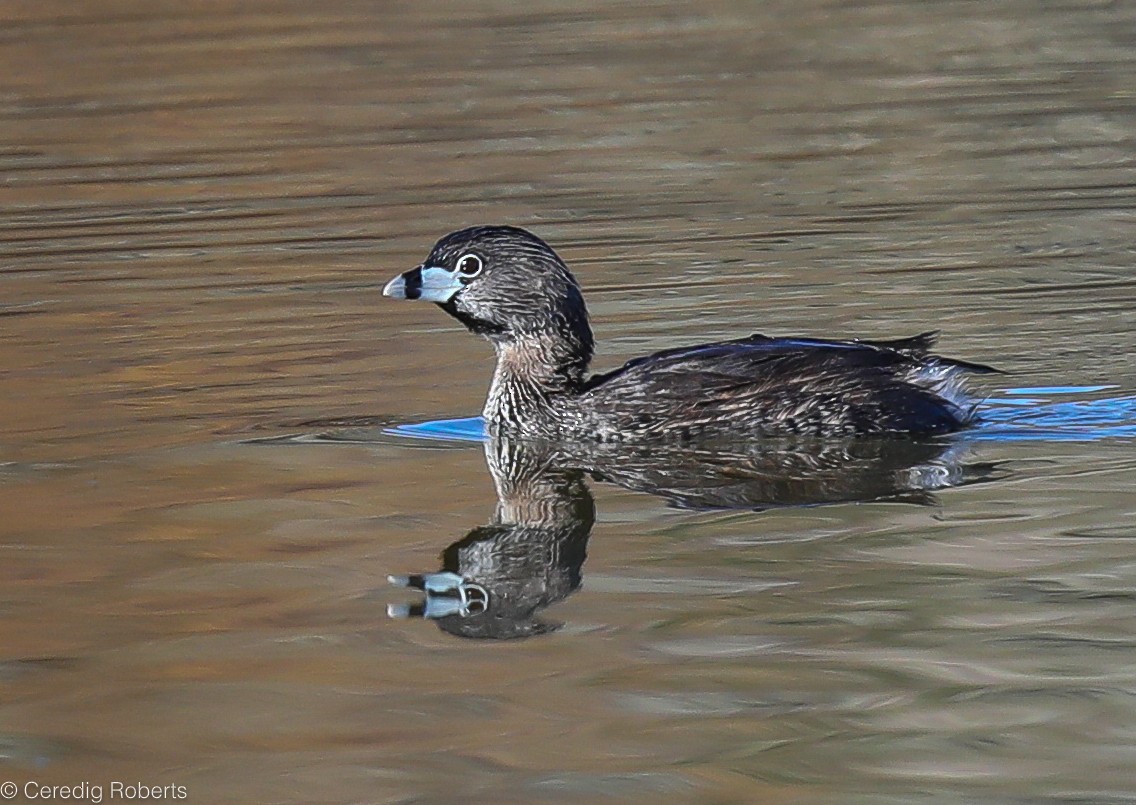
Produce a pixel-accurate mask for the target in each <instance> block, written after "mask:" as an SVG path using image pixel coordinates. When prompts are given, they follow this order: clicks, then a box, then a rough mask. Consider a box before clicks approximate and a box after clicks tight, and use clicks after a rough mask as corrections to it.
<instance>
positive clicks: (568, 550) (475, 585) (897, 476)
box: [388, 438, 995, 640]
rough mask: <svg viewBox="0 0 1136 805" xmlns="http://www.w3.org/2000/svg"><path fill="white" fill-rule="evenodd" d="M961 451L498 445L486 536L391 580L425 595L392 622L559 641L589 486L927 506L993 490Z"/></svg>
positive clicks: (492, 447) (717, 501)
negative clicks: (432, 565) (955, 494)
mask: <svg viewBox="0 0 1136 805" xmlns="http://www.w3.org/2000/svg"><path fill="white" fill-rule="evenodd" d="M966 454H967V448H966V445H965V443H964V442H958V441H954V442H920V441H911V440H900V439H891V440H871V439H856V440H849V441H847V442H837V443H833V442H810V441H797V442H765V443H762V444H753V445H745V446H742V447H735V448H724V449H714V450H710V449H695V448H669V447H657V446H655V447H649V448H648V447H640V448H636V447H627V446H623V447H619V446H613V445H586V446H583V445H573V446H566V445H562V444H560V445H544V444H539V443H533V442H522V441H517V440H510V439H502V438H495V439H492V440H490V441H488V442H486V443H485V457H486V462H487V464H488V466H489V472H490V474H491V475H492V476H493V481H494V484H495V486H496V489H497V509H496V512H495V513H494V516H493V519H492V521H491V522H490V523H489V524H488V525H484V526H479V527H478V528H475V529H473V530H472V531H470V532H469V533H468V534H466V536H465V537H463V538H462V539H461V540H459V541H457V542H455V543H454V544H452V545H451V546H450V547H449V548H447V549H446V550H445V552H444V553H443V554H442V569H441V570H440V571H438V572H435V573H423V574H416V575H408V576H391V577H390V581H391V583H392V584H396V585H399V586H402V587H411V588H414V589H417V590H421V591H422V592H424V593H425V600H424V601H423V602H421V603H418V604H414V605H394V606H391V607H389V608H388V614H389V615H390V616H391V617H395V618H407V617H421V618H427V619H430V620H433V621H434V623H435V624H437V625H438V627H439V628H441V629H442V630H443V631H446V632H449V633H450V634H454V635H458V636H460V637H469V638H480V639H499V640H500V639H512V638H520V637H531V636H533V635H538V634H546V633H548V632H551V631H554V630H555V629H557V628H558V627H559V626H560V625H561V624H558V623H555V622H551V621H546V620H542V619H540V618H539V617H538V615H539V613H540V612H541V610H543V609H545V608H546V607H548V606H549V605H551V604H553V603H555V602H557V601H560V600H561V599H563V598H566V597H567V596H568V595H570V594H571V593H572V592H573V591H574V590H575V589H576V588H577V587H579V586H580V582H581V579H582V568H583V564H584V559H585V558H586V555H587V543H588V537H589V535H590V534H591V530H592V525H593V524H594V523H595V516H596V510H595V500H594V498H593V497H592V494H591V492H590V491H589V489H588V486H587V484H586V483H585V481H584V477H585V475H590V476H592V477H593V478H594V479H596V480H597V481H601V482H608V483H614V484H617V485H619V486H621V487H624V488H626V489H631V490H635V491H640V492H647V493H650V494H653V495H657V496H659V497H662V498H664V499H665V500H667V501H668V502H669V503H670V504H671V505H673V506H677V507H681V508H687V509H707V510H708V509H752V510H762V509H769V508H778V507H799V506H815V505H822V504H829V503H847V502H856V501H880V500H892V501H900V502H908V503H921V504H926V503H930V502H932V501H933V493H934V491H935V490H937V489H943V488H946V487H952V486H959V485H962V484H966V483H972V482H975V481H980V480H985V479H988V478H990V477H991V476H992V475H993V473H994V471H995V467H994V465H991V464H980V463H970V464H967V463H965V462H964V459H965V457H966Z"/></svg>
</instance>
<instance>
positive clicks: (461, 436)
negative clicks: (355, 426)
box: [385, 416, 486, 442]
mask: <svg viewBox="0 0 1136 805" xmlns="http://www.w3.org/2000/svg"><path fill="white" fill-rule="evenodd" d="M385 432H386V433H389V434H390V435H392V436H406V437H409V438H411V439H433V440H435V441H440V442H484V441H485V439H486V433H485V420H484V419H482V418H481V417H479V416H471V417H466V418H465V419H438V420H435V421H433V422H412V423H409V424H406V425H395V426H394V427H393V428H387V429H386V431H385Z"/></svg>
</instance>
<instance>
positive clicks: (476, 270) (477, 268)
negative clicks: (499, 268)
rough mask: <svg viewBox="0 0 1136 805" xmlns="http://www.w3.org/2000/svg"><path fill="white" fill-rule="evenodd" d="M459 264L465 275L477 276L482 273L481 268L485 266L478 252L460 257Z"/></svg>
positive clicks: (459, 268) (460, 270)
mask: <svg viewBox="0 0 1136 805" xmlns="http://www.w3.org/2000/svg"><path fill="white" fill-rule="evenodd" d="M457 266H458V272H459V273H461V275H462V276H463V277H476V276H477V275H478V274H480V273H481V269H483V268H485V264H484V263H482V262H481V258H480V257H478V256H477V255H476V254H463V255H462V256H461V257H459V258H458V263H457Z"/></svg>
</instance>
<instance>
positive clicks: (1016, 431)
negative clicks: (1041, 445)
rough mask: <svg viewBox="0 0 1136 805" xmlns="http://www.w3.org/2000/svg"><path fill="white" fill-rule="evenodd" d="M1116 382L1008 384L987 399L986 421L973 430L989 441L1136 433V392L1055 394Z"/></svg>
mask: <svg viewBox="0 0 1136 805" xmlns="http://www.w3.org/2000/svg"><path fill="white" fill-rule="evenodd" d="M1114 388H1116V386H1049V387H1035V388H1019V389H1006V390H1005V391H1003V392H1002V394H1003V396H1001V397H991V398H989V399H987V400H985V401H984V402H983V403H982V406H981V407H980V408H979V413H980V414H981V416H982V422H981V424H980V425H979V426H978V428H976V429H975V430H974V431H971V432H970V433H969V434H968V436H969V437H970V438H973V439H981V440H985V441H1026V440H1033V439H1044V440H1048V441H1094V440H1097V439H1115V438H1132V437H1136V396H1132V395H1129V396H1127V397H1102V398H1098V399H1093V400H1077V399H1073V400H1068V399H1065V400H1053V399H1051V398H1053V397H1059V396H1060V397H1075V396H1077V395H1080V394H1095V393H1097V392H1100V391H1107V390H1109V389H1114Z"/></svg>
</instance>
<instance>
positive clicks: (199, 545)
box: [0, 0, 1136, 803]
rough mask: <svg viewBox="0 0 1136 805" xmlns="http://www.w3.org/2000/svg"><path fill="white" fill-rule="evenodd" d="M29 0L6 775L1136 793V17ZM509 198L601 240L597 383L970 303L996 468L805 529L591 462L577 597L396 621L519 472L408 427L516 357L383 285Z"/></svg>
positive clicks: (918, 795)
mask: <svg viewBox="0 0 1136 805" xmlns="http://www.w3.org/2000/svg"><path fill="white" fill-rule="evenodd" d="M0 13H2V14H3V19H4V25H3V33H0V76H3V78H0V116H2V118H3V121H4V125H3V126H2V127H0V168H2V171H3V176H4V181H3V182H2V183H0V201H2V202H3V205H4V209H5V215H4V216H3V219H2V220H0V288H2V290H3V293H0V359H2V364H0V365H2V366H3V382H2V383H0V423H2V425H0V490H2V492H3V494H2V495H0V578H2V579H3V581H2V586H0V591H2V593H0V596H2V598H0V612H2V613H3V618H0V645H3V647H4V648H3V652H2V654H0V690H2V692H3V696H2V698H0V758H2V767H3V773H2V774H0V778H2V779H10V780H15V781H17V782H18V783H20V784H21V785H22V784H23V783H25V782H26V781H29V780H36V781H40V782H44V783H58V784H74V783H77V782H79V781H83V780H86V781H90V782H92V783H101V784H104V785H109V783H110V782H111V781H113V780H128V781H132V782H134V781H138V782H143V783H145V784H148V785H164V784H169V783H176V784H181V785H185V786H186V787H187V789H188V793H189V795H190V801H195V802H225V801H232V802H252V801H264V802H346V801H375V802H420V803H425V802H453V801H456V800H459V799H461V800H464V801H494V802H518V803H520V802H524V803H531V802H545V801H547V802H573V803H575V802H580V803H583V802H589V803H590V802H606V801H626V802H648V801H650V802H660V801H663V802H700V803H701V802H738V803H743V802H744V803H749V802H760V801H771V802H802V803H809V802H817V803H820V802H826V803H827V802H842V803H844V802H865V803H867V802H871V803H881V802H884V803H886V802H897V803H898V802H904V803H907V802H966V803H972V802H989V803H1021V802H1031V803H1037V802H1054V803H1056V802H1093V803H1118V802H1132V801H1136V773H1134V772H1133V769H1136V749H1134V747H1136V733H1134V730H1133V724H1136V698H1134V691H1136V661H1134V658H1136V640H1134V638H1133V634H1132V631H1133V630H1132V624H1133V623H1136V617H1134V616H1136V561H1134V559H1133V557H1134V556H1136V552H1134V545H1136V543H1134V539H1136V503H1134V502H1133V500H1134V498H1133V494H1132V492H1133V478H1134V473H1133V471H1134V469H1136V459H1134V458H1133V455H1134V454H1133V442H1132V427H1133V424H1134V420H1133V417H1132V405H1131V399H1132V396H1133V393H1134V390H1136V371H1134V370H1133V362H1132V357H1131V356H1132V355H1133V354H1134V353H1136V343H1134V340H1136V339H1134V337H1133V332H1134V331H1136V313H1134V311H1136V279H1134V278H1133V274H1132V266H1133V264H1134V262H1136V255H1134V251H1136V250H1134V247H1133V233H1134V232H1136V159H1134V156H1133V154H1134V153H1136V134H1134V132H1136V96H1134V94H1133V87H1136V55H1134V54H1136V49H1134V47H1133V46H1134V45H1136V10H1134V9H1133V8H1132V7H1130V6H1128V5H1125V4H1122V3H1081V4H1037V3H1027V2H1022V1H1020V0H1007V2H1000V3H993V4H975V3H970V2H943V3H914V2H911V3H900V2H879V3H871V2H862V3H861V2H854V3H832V2H824V1H823V0H814V1H813V2H805V3H793V4H785V3H765V4H745V3H734V2H725V1H723V2H711V3H703V4H700V5H698V6H697V7H696V8H695V7H693V6H687V5H681V4H673V3H667V2H653V3H647V4H636V5H634V6H629V5H618V4H616V5H612V4H595V3H591V4H590V3H587V2H585V3H582V4H581V3H576V4H574V5H573V6H572V7H571V9H566V8H565V7H563V6H562V5H561V4H552V3H537V4H535V5H534V4H527V5H525V6H524V7H521V6H519V5H515V4H510V3H504V2H501V3H489V4H466V3H456V2H441V3H434V4H407V3H382V4H358V3H339V4H332V5H330V6H329V5H326V4H321V5H313V4H309V3H299V2H287V1H286V0H258V2H254V3H245V4H241V5H240V6H239V7H237V6H232V7H230V6H228V5H224V4H222V5H210V4H205V5H201V4H196V5H188V6H186V5H177V4H173V5H170V4H154V3H149V2H147V3H141V2H127V1H126V0H122V1H119V2H96V3H86V4H82V5H81V7H80V6H76V5H75V4H70V3H62V2H44V3H37V4H32V5H25V6H10V7H8V8H6V9H4V10H3V11H2V12H0ZM485 222H510V223H514V224H518V225H523V226H527V227H530V228H532V229H533V230H534V231H536V232H538V233H539V234H540V235H542V236H543V237H545V238H546V239H547V240H549V241H550V242H551V243H553V244H554V245H555V246H556V247H557V248H558V249H559V251H560V252H561V254H562V255H563V256H564V258H565V259H566V260H567V261H568V262H569V264H570V265H571V266H572V268H573V270H574V271H575V272H576V274H577V276H578V277H579V278H580V280H581V282H582V284H583V285H584V287H585V290H586V294H587V299H588V301H589V305H590V308H591V311H592V316H593V320H594V323H595V328H596V331H597V337H598V340H599V355H598V357H597V366H598V367H599V368H604V367H610V366H613V365H616V364H618V363H619V362H621V361H623V360H626V359H628V358H630V357H633V356H635V355H638V354H641V353H643V352H645V351H648V350H652V349H658V348H663V347H667V346H673V345H677V344H682V343H691V342H694V341H697V340H699V339H705V338H720V337H738V336H742V335H745V334H748V333H750V332H753V331H762V332H768V333H777V334H798V333H799V334H811V335H829V336H860V337H866V338H872V337H876V338H883V337H894V336H902V335H909V334H914V333H916V332H920V331H922V330H926V329H931V328H936V329H940V330H942V332H943V335H942V338H941V347H942V349H943V350H944V351H945V352H946V353H948V354H951V355H957V356H959V357H961V358H966V359H970V360H976V361H981V362H986V363H991V364H995V365H998V366H1000V367H1002V368H1004V369H1007V370H1009V371H1010V372H1011V373H1012V374H1011V375H1009V376H1008V377H1006V378H998V379H995V380H993V381H989V380H983V383H984V385H983V386H982V388H983V390H984V392H985V393H987V394H988V395H989V400H988V402H987V410H988V412H989V414H990V416H989V420H990V421H989V424H988V425H987V426H984V428H987V429H985V430H983V429H980V430H979V431H978V432H977V433H976V434H975V438H973V439H971V440H969V441H968V442H967V445H966V451H967V454H966V459H965V461H966V462H967V463H969V464H972V465H989V466H990V467H992V468H993V471H992V473H991V474H990V476H989V477H987V478H984V479H983V482H981V483H967V484H963V485H958V486H948V487H946V488H942V489H938V490H936V491H934V493H933V494H931V495H929V496H927V497H925V498H924V499H922V500H921V501H920V502H919V503H918V504H917V503H913V502H906V503H905V502H896V501H895V500H889V499H875V500H872V501H870V502H867V501H860V502H854V501H848V502H843V503H836V504H831V505H824V506H805V507H797V506H793V507H774V508H766V509H765V510H764V511H747V510H736V509H728V510H714V511H699V510H695V509H691V508H683V507H682V506H676V505H674V500H673V499H670V500H668V499H667V498H666V497H660V496H658V495H653V494H648V493H647V492H644V491H637V490H636V489H629V488H626V487H624V486H620V485H618V484H616V483H606V482H603V481H596V480H595V479H591V478H585V479H583V483H585V484H586V485H587V487H586V488H587V490H588V494H589V495H591V496H592V497H593V498H594V509H595V521H594V523H593V524H592V525H591V527H590V532H589V535H588V537H587V545H586V558H585V560H584V561H583V563H582V565H581V567H580V570H579V572H580V583H579V585H578V586H577V587H575V588H573V589H572V590H571V591H570V593H569V594H567V595H566V596H564V597H562V598H560V599H559V600H557V601H556V602H555V603H553V604H552V605H550V606H549V607H548V608H547V609H546V610H544V611H543V613H542V615H541V617H542V618H544V619H546V620H547V621H548V622H550V623H555V624H558V625H559V626H558V628H557V629H555V630H554V631H551V632H549V633H546V634H541V635H539V636H533V637H530V638H528V639H524V640H509V641H488V640H484V641H479V640H470V639H463V638H461V637H456V636H454V635H453V634H451V633H449V632H446V631H443V630H441V629H439V628H436V626H435V625H434V624H432V623H429V622H424V621H421V620H416V619H391V618H389V617H388V614H387V613H388V608H392V607H393V608H395V610H397V609H398V608H399V607H402V606H408V605H413V604H415V603H416V602H421V599H422V596H421V594H419V593H417V592H414V591H408V590H404V589H400V588H397V587H393V586H391V585H390V584H388V582H387V576H388V575H404V574H411V573H420V572H424V571H432V570H437V569H439V568H440V567H441V566H442V563H443V559H442V558H440V554H441V552H442V551H443V550H444V549H446V548H447V546H450V545H451V544H453V543H455V541H459V540H461V539H463V537H464V536H465V535H467V534H468V533H469V532H470V531H471V530H472V529H475V528H478V527H482V526H484V525H486V524H487V523H490V521H491V520H492V519H493V518H494V517H495V511H496V509H497V507H498V497H497V492H496V490H495V487H494V483H493V479H492V478H491V476H490V474H489V472H488V470H487V467H486V457H485V451H484V449H483V446H482V445H481V444H480V443H475V442H470V441H462V440H456V441H447V442H441V441H438V440H436V439H420V438H419V439H407V438H402V437H399V436H392V435H389V434H385V433H384V430H385V429H387V428H391V427H396V426H399V425H405V424H408V423H420V422H429V421H439V420H447V419H454V418H465V417H473V416H475V415H476V414H477V412H478V411H479V410H480V407H481V402H482V400H483V398H484V393H485V388H486V385H487V382H488V377H489V373H490V370H491V358H490V353H489V350H488V348H487V346H486V345H485V344H484V343H483V342H481V341H479V340H478V339H476V338H473V337H470V336H468V335H466V334H465V333H463V332H462V331H461V330H460V328H459V327H458V326H457V325H456V323H454V322H452V321H450V320H448V319H447V318H446V317H445V316H444V315H443V314H441V313H440V312H439V311H437V310H436V309H434V308H433V307H431V306H425V305H410V304H396V303H393V302H390V301H389V300H383V299H382V298H381V297H380V293H379V290H380V288H381V285H382V283H383V282H385V281H386V280H387V279H389V277H390V276H392V275H393V274H394V273H397V272H399V271H401V270H404V269H405V268H407V267H410V266H413V265H415V264H416V263H417V262H418V261H419V260H421V259H422V257H423V256H424V255H425V254H426V253H427V250H428V248H429V246H430V244H431V243H432V242H433V240H434V239H435V238H436V237H438V236H440V235H442V234H444V233H445V232H447V231H449V230H451V229H454V228H457V227H459V226H463V225H468V224H473V223H485ZM1055 406H1057V407H1056V408H1055ZM1060 406H1067V407H1066V408H1060ZM313 423H314V424H313ZM1070 428H1072V430H1070ZM1078 428H1079V430H1078ZM1110 428H1111V429H1112V430H1110ZM1007 434H1009V435H1007ZM1026 434H1030V435H1031V436H1032V438H1025V435H1026ZM465 435H467V436H468V435H469V434H468V433H466V434H465ZM1011 437H1014V438H1011Z"/></svg>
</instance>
